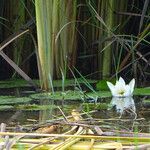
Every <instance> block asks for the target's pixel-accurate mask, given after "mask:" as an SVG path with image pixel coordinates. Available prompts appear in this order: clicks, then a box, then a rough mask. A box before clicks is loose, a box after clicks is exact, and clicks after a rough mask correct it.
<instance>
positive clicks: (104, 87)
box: [96, 79, 116, 91]
mask: <svg viewBox="0 0 150 150" xmlns="http://www.w3.org/2000/svg"><path fill="white" fill-rule="evenodd" d="M107 81H109V82H111V83H112V84H115V83H116V79H112V80H109V79H108V80H100V81H98V82H97V84H96V89H97V90H100V91H103V90H109V88H108V86H107Z"/></svg>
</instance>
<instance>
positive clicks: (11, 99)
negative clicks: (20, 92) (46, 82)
mask: <svg viewBox="0 0 150 150" xmlns="http://www.w3.org/2000/svg"><path fill="white" fill-rule="evenodd" d="M31 101H32V99H31V98H28V97H18V98H16V97H9V98H8V97H7V96H6V98H5V96H3V98H2V97H0V105H7V104H11V105H12V104H22V103H29V102H31Z"/></svg>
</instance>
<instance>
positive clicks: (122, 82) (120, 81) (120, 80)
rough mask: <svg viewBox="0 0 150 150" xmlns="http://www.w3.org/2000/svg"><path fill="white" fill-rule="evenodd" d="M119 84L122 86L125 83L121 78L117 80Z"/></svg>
mask: <svg viewBox="0 0 150 150" xmlns="http://www.w3.org/2000/svg"><path fill="white" fill-rule="evenodd" d="M119 83H120V84H122V85H125V84H126V83H125V81H124V79H123V78H122V77H120V78H119Z"/></svg>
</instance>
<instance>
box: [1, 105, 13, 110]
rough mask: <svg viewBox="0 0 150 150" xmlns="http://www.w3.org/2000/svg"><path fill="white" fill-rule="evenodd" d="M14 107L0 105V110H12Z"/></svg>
mask: <svg viewBox="0 0 150 150" xmlns="http://www.w3.org/2000/svg"><path fill="white" fill-rule="evenodd" d="M13 108H14V107H13V106H11V105H1V106H0V111H7V110H12V109H13Z"/></svg>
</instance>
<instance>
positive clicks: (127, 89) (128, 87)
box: [107, 77, 135, 97]
mask: <svg viewBox="0 0 150 150" xmlns="http://www.w3.org/2000/svg"><path fill="white" fill-rule="evenodd" d="M107 85H108V87H109V89H110V91H111V93H112V95H113V96H114V97H128V96H132V94H133V90H134V85H135V79H132V80H131V81H130V83H129V84H126V83H125V81H124V79H123V78H122V77H120V78H119V80H118V81H116V84H115V85H113V84H112V83H110V82H108V81H107Z"/></svg>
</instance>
